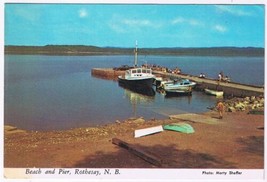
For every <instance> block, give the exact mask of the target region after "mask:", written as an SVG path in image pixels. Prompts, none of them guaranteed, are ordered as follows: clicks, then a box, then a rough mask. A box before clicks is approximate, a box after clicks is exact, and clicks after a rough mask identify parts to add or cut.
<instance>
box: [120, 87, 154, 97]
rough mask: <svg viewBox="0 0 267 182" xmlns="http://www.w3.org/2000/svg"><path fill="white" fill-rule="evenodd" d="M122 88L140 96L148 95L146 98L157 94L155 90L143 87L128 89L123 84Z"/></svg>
mask: <svg viewBox="0 0 267 182" xmlns="http://www.w3.org/2000/svg"><path fill="white" fill-rule="evenodd" d="M119 86H120V87H122V88H124V89H126V90H127V89H128V90H131V91H133V92H136V93H138V94H141V95H146V96H155V94H156V92H155V90H154V89H153V88H152V87H151V88H141V87H137V88H135V89H134V88H133V87H131V88H128V87H125V86H123V85H122V84H119Z"/></svg>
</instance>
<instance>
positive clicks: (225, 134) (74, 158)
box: [4, 111, 264, 169]
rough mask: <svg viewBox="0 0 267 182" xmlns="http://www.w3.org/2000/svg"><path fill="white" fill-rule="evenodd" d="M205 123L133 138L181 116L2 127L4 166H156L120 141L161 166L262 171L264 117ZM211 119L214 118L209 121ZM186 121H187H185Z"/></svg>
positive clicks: (246, 116)
mask: <svg viewBox="0 0 267 182" xmlns="http://www.w3.org/2000/svg"><path fill="white" fill-rule="evenodd" d="M204 115H205V116H207V117H205V118H206V119H205V120H207V121H206V122H194V121H193V120H192V121H186V122H187V123H188V124H190V125H191V126H192V127H193V128H194V130H195V133H193V134H185V133H179V132H174V131H163V132H161V133H157V134H153V135H149V136H144V137H141V138H134V130H136V129H141V128H147V127H152V126H158V125H161V124H167V123H173V122H181V119H172V120H171V119H166V120H149V121H148V120H147V121H144V120H143V119H142V118H139V119H129V120H127V121H123V122H120V123H119V122H117V123H116V122H115V121H114V124H109V125H105V126H99V127H94V128H86V127H85V128H77V129H72V130H66V131H49V132H37V131H23V130H19V129H17V128H14V127H8V126H5V131H4V167H5V168H33V167H36V168H39V167H40V168H57V167H65V168H67V167H70V168H158V166H154V165H152V164H150V163H148V162H146V161H144V160H143V159H141V158H139V157H137V156H135V155H133V154H132V153H131V152H129V151H128V150H126V149H124V148H121V147H119V146H117V145H114V144H112V142H111V140H112V138H115V137H116V138H118V139H121V140H123V141H125V142H127V143H129V144H132V145H133V146H136V147H139V148H140V149H142V150H144V151H147V152H152V153H154V154H156V155H157V157H158V158H160V159H162V161H163V165H162V168H189V169H190V168H238V169H263V165H264V128H263V126H264V115H252V114H247V112H246V111H244V112H236V113H225V115H224V118H223V119H221V120H220V119H217V118H218V113H216V112H213V111H212V112H209V113H205V114H204ZM209 118H210V119H212V120H213V121H214V120H215V121H216V122H210V123H209V122H208V120H209ZM183 122H185V121H183Z"/></svg>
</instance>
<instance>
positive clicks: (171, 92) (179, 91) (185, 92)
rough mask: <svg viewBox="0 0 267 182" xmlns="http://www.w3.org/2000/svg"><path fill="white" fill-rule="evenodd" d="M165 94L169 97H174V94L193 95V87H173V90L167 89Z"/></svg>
mask: <svg viewBox="0 0 267 182" xmlns="http://www.w3.org/2000/svg"><path fill="white" fill-rule="evenodd" d="M165 94H166V96H167V97H173V96H191V95H192V89H191V88H190V87H189V88H188V89H171V90H165Z"/></svg>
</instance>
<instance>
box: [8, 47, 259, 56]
mask: <svg viewBox="0 0 267 182" xmlns="http://www.w3.org/2000/svg"><path fill="white" fill-rule="evenodd" d="M4 52H5V54H30V55H31V54H41V55H132V54H133V53H134V48H119V47H96V46H85V45H46V46H12V45H8V46H5V50H4ZM138 54H139V55H175V56H179V55H180V56H251V57H255V56H256V57H263V56H264V48H257V47H208V48H139V49H138Z"/></svg>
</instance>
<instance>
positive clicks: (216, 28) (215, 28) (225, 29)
mask: <svg viewBox="0 0 267 182" xmlns="http://www.w3.org/2000/svg"><path fill="white" fill-rule="evenodd" d="M213 28H214V30H216V31H218V32H221V33H224V32H226V31H227V28H226V27H224V26H222V25H215V26H214V27H213Z"/></svg>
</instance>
